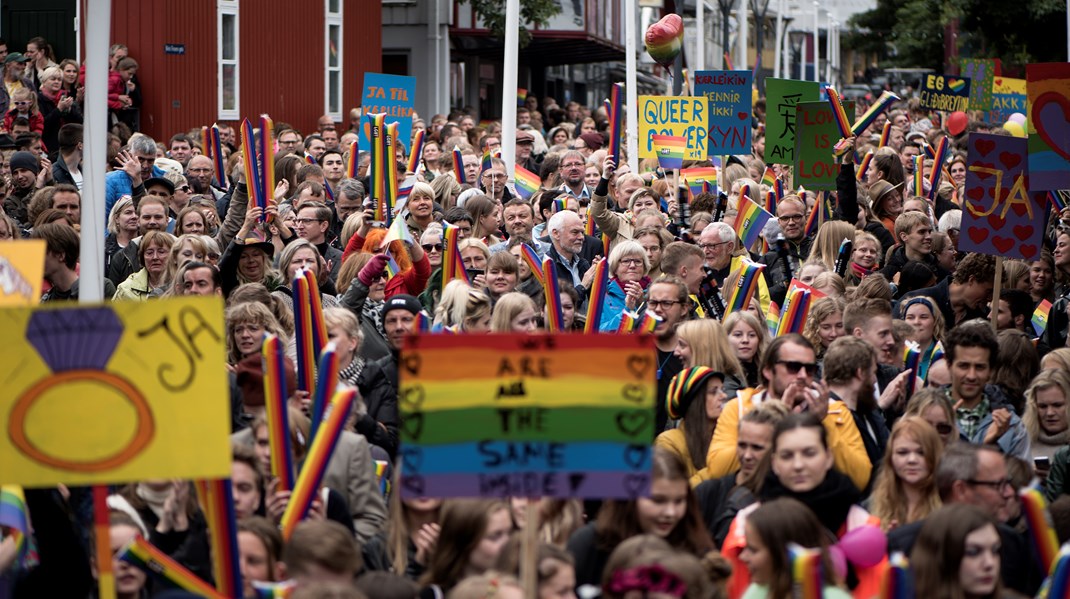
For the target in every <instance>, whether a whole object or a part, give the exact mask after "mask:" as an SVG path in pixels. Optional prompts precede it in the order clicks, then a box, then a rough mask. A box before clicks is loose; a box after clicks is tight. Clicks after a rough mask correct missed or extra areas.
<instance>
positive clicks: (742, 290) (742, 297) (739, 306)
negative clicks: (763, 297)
mask: <svg viewBox="0 0 1070 599" xmlns="http://www.w3.org/2000/svg"><path fill="white" fill-rule="evenodd" d="M763 270H765V265H764V264H758V263H757V262H751V261H750V260H741V261H740V263H739V268H737V269H736V270H734V271H733V272H732V274H731V275H729V277H731V276H733V275H735V277H736V283H735V285H732V289H731V290H730V291H729V293H728V302H727V303H726V304H725V310H724V315H725V316H728V315H729V314H731V313H732V312H736V311H740V310H746V309H747V306H749V305H750V300H751V298H752V297H754V292H755V291H757V289H758V280H759V279H760V278H761V276H762V271H763Z"/></svg>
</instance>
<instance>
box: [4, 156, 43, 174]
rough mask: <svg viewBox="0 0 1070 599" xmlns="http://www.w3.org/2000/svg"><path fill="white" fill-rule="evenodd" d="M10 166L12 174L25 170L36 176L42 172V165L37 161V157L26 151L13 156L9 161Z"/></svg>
mask: <svg viewBox="0 0 1070 599" xmlns="http://www.w3.org/2000/svg"><path fill="white" fill-rule="evenodd" d="M8 165H10V166H11V172H12V173H14V172H15V171H16V170H17V169H20V168H24V169H26V170H28V171H30V172H32V173H33V174H35V175H36V174H37V173H39V172H41V163H40V162H39V161H38V160H37V156H34V155H33V154H31V153H29V152H25V151H23V152H15V153H14V154H12V155H11V159H10V160H8Z"/></svg>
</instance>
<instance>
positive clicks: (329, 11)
mask: <svg viewBox="0 0 1070 599" xmlns="http://www.w3.org/2000/svg"><path fill="white" fill-rule="evenodd" d="M324 15H325V18H324V24H323V27H324V30H323V37H324V48H323V55H324V56H323V58H324V60H323V64H325V65H326V66H327V68H326V73H327V77H326V79H325V81H324V82H323V112H324V113H326V114H327V115H329V116H330V117H331V120H333V121H334V122H336V123H337V122H341V120H342V0H324Z"/></svg>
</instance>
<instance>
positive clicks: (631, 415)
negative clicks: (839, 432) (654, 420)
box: [617, 410, 650, 437]
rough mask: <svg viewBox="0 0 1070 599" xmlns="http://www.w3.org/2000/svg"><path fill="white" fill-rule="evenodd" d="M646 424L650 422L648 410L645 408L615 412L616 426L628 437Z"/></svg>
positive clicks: (641, 430) (641, 429)
mask: <svg viewBox="0 0 1070 599" xmlns="http://www.w3.org/2000/svg"><path fill="white" fill-rule="evenodd" d="M648 424H650V412H647V411H646V410H634V411H631V412H619V413H617V428H618V429H619V430H620V432H622V433H624V434H625V435H628V436H629V437H634V436H636V435H638V434H639V433H641V432H643V429H644V428H646V427H647V425H648Z"/></svg>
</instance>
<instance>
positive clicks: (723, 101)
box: [695, 71, 753, 156]
mask: <svg viewBox="0 0 1070 599" xmlns="http://www.w3.org/2000/svg"><path fill="white" fill-rule="evenodd" d="M752 76H753V74H752V73H751V72H750V71H697V72H696V73H695V95H696V96H701V97H705V98H706V100H707V101H708V102H709V103H710V134H709V138H710V154H714V155H717V156H727V155H731V154H750V151H751V146H750V131H751V113H750V111H751V106H750V99H751V77H752Z"/></svg>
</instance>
